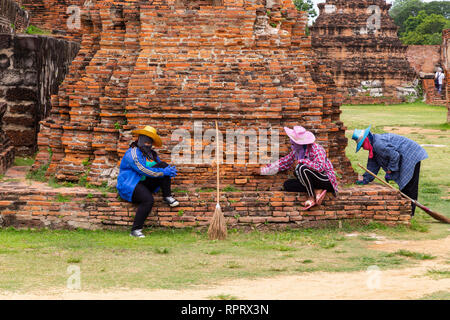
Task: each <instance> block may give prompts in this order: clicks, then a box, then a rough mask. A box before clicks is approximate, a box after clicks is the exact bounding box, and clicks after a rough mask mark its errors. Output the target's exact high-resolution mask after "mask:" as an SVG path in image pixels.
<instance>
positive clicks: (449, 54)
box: [442, 29, 450, 123]
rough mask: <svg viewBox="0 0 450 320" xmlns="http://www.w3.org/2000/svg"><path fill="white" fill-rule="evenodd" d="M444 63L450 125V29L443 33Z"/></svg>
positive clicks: (449, 121)
mask: <svg viewBox="0 0 450 320" xmlns="http://www.w3.org/2000/svg"><path fill="white" fill-rule="evenodd" d="M442 61H443V66H444V68H443V69H444V71H445V83H446V86H445V90H446V100H447V109H448V112H447V122H448V123H450V79H449V78H450V29H446V30H444V31H442Z"/></svg>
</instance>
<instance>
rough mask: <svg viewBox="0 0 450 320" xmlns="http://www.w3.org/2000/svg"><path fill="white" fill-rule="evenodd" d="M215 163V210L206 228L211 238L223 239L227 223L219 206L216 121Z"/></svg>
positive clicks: (217, 130) (217, 129)
mask: <svg viewBox="0 0 450 320" xmlns="http://www.w3.org/2000/svg"><path fill="white" fill-rule="evenodd" d="M216 146H217V147H216V164H217V204H216V210H215V211H214V215H213V217H212V220H211V224H210V225H209V229H208V237H209V239H211V240H225V239H226V237H227V223H226V221H225V217H224V216H223V213H222V209H221V208H220V203H219V200H220V183H219V182H220V179H219V127H218V125H217V121H216Z"/></svg>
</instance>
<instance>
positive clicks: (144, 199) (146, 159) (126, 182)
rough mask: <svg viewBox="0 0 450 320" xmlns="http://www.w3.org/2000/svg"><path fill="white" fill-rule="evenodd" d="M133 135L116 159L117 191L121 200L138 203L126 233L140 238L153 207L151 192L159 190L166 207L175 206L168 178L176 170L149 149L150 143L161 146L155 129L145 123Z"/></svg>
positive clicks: (142, 235) (172, 175) (175, 172)
mask: <svg viewBox="0 0 450 320" xmlns="http://www.w3.org/2000/svg"><path fill="white" fill-rule="evenodd" d="M133 134H136V135H138V139H137V140H136V141H134V142H133V143H132V144H131V145H130V148H129V149H128V150H127V152H126V153H125V155H124V156H123V158H122V161H121V162H120V172H119V176H118V177H117V190H118V191H119V195H120V197H121V198H122V199H124V200H126V201H129V202H133V203H136V204H138V205H139V206H138V209H137V211H136V216H135V218H134V223H133V227H132V228H131V234H130V235H131V236H133V237H138V238H144V237H145V236H144V234H143V233H142V228H143V227H144V222H145V219H147V217H148V215H149V214H150V212H151V210H152V208H153V203H154V199H153V193H156V192H158V190H159V189H161V190H162V194H163V198H164V201H165V202H166V203H167V204H168V205H169V206H171V207H176V206H178V205H179V203H178V201H177V200H175V199H174V198H173V197H172V192H171V178H172V177H175V176H176V175H177V169H176V168H175V167H174V166H169V165H168V164H167V163H165V162H162V161H161V160H160V159H159V157H158V155H157V153H156V151H154V150H153V149H152V145H153V144H154V145H155V146H156V147H161V146H162V141H161V138H160V137H159V135H158V134H157V133H156V129H155V128H153V127H150V126H146V127H145V128H144V129H140V130H135V131H133Z"/></svg>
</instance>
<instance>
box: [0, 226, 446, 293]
mask: <svg viewBox="0 0 450 320" xmlns="http://www.w3.org/2000/svg"><path fill="white" fill-rule="evenodd" d="M349 236H352V235H349ZM353 236H355V235H353ZM368 247H369V248H370V249H374V250H382V251H386V252H395V251H397V250H399V249H405V250H409V251H414V252H421V253H428V254H432V255H435V256H436V257H437V258H436V259H434V260H424V261H421V263H420V264H419V265H417V266H416V267H413V268H407V269H398V270H386V271H379V270H372V271H360V272H339V273H328V272H314V273H305V274H301V275H295V276H279V277H273V278H263V279H255V280H245V279H237V280H231V281H223V282H221V283H220V284H217V285H213V286H198V287H195V288H190V289H186V290H130V289H114V290H110V291H98V292H90V291H88V292H86V291H74V290H66V291H53V292H30V293H26V294H7V293H0V299H27V300H28V299H71V300H72V299H73V300H79V299H81V300H85V299H87V300H90V299H99V300H102V299H108V300H114V299H125V300H126V299H137V300H153V299H158V300H172V299H176V300H204V299H211V298H214V297H217V296H228V297H233V298H235V299H242V300H248V299H257V300H272V299H277V300H297V299H301V300H302V299H305V300H308V299H351V300H358V299H383V300H390V299H418V298H421V297H423V296H424V295H427V294H431V293H434V292H437V291H444V292H446V291H447V292H448V291H450V278H441V279H433V278H431V277H429V276H426V275H425V274H426V272H427V270H430V269H436V270H449V269H450V265H449V259H450V250H449V248H450V237H447V238H445V239H439V240H426V241H400V240H386V239H384V238H383V237H378V238H377V241H374V242H372V243H370V244H369V245H368Z"/></svg>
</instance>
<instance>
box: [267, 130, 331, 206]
mask: <svg viewBox="0 0 450 320" xmlns="http://www.w3.org/2000/svg"><path fill="white" fill-rule="evenodd" d="M284 130H285V131H286V134H287V135H288V136H289V138H290V139H291V149H292V151H291V152H290V153H289V154H288V155H286V156H285V157H283V158H281V159H280V160H278V161H277V162H275V163H272V164H269V165H267V166H265V167H262V168H261V169H260V170H261V171H260V174H261V175H271V174H276V173H278V172H280V171H286V170H289V169H291V168H292V167H293V166H295V170H294V175H295V177H296V179H288V180H286V181H285V182H284V185H283V189H284V191H288V192H306V193H307V194H308V200H307V201H306V202H305V204H304V207H303V208H302V210H308V209H310V208H311V207H314V206H316V205H321V204H322V201H323V199H324V198H325V195H326V194H327V192H331V193H333V195H334V196H336V195H337V193H338V182H337V179H336V174H335V173H334V169H333V165H332V164H331V161H330V160H328V158H327V153H326V152H325V149H324V148H323V147H322V146H321V145H319V144H317V143H315V140H316V138H315V136H314V134H313V133H312V132H310V131H307V130H306V129H305V128H303V127H301V126H295V127H294V129H290V128H286V127H285V128H284Z"/></svg>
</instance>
